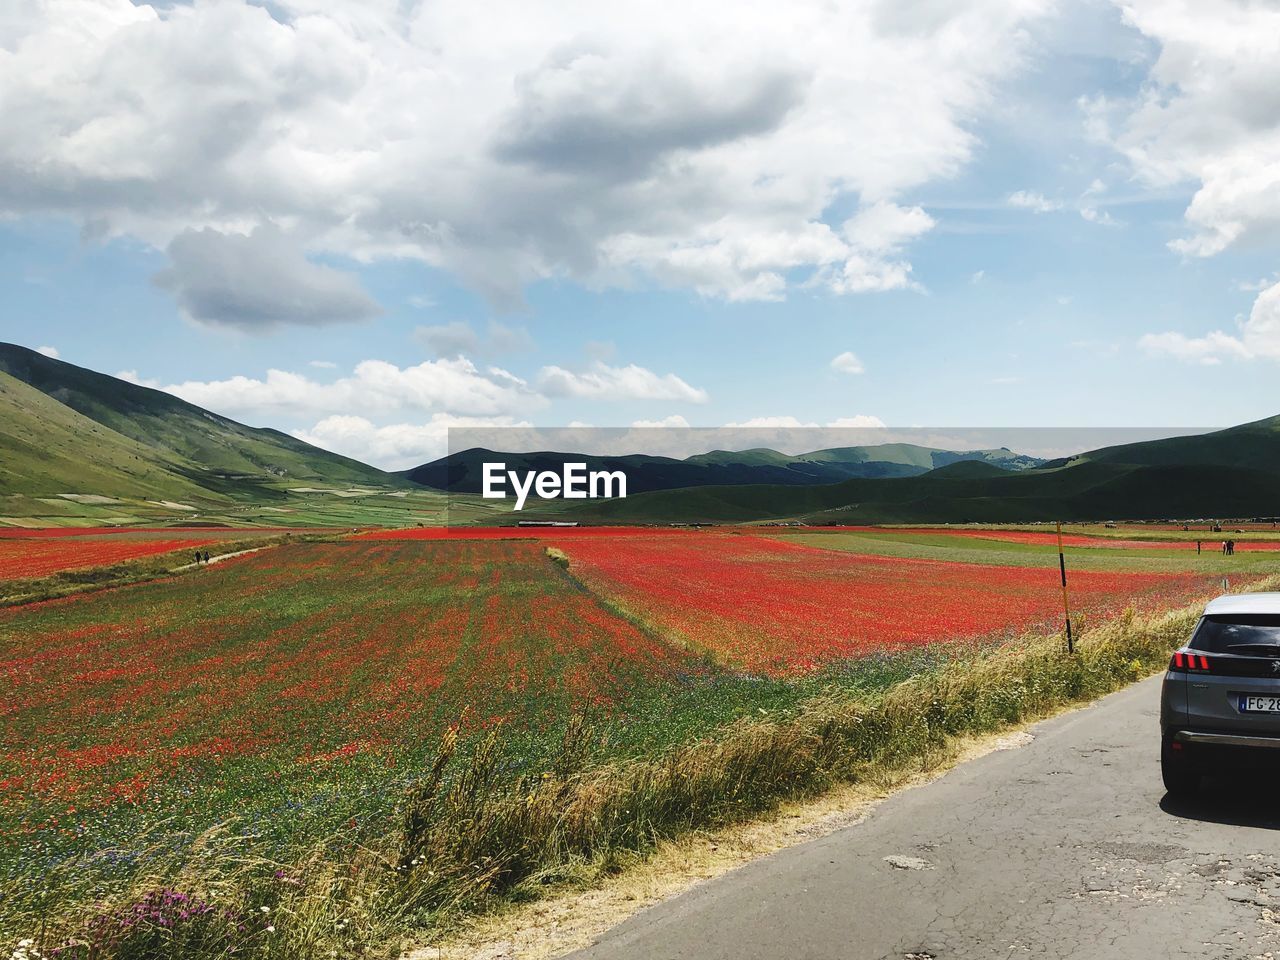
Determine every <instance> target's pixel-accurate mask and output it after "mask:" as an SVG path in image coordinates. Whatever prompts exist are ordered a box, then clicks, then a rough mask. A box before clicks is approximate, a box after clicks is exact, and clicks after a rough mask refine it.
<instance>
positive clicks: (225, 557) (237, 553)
mask: <svg viewBox="0 0 1280 960" xmlns="http://www.w3.org/2000/svg"><path fill="white" fill-rule="evenodd" d="M270 549H271V548H270V547H250V548H249V549H248V550H237V551H235V552H234V553H220V554H218V555H217V556H216V557H210V558H209V560H208V561H207V562H206V563H184V564H183V565H182V566H180V567H174V568H173V570H171V571H170V572H171V573H180V572H182V571H183V570H194V569H195V568H196V567H210V566H213V564H215V563H221V562H222V561H223V560H230V559H232V558H233V557H243V556H245V555H246V554H250V553H257V552H258V551H260V550H270Z"/></svg>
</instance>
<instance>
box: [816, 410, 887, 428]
mask: <svg viewBox="0 0 1280 960" xmlns="http://www.w3.org/2000/svg"><path fill="white" fill-rule="evenodd" d="M827 426H828V427H831V428H832V429H835V430H883V429H885V422H884V421H883V420H881V419H880V418H879V417H873V416H870V415H868V414H864V413H863V414H858V415H857V416H853V417H839V418H837V419H835V420H830V421H828V422H827Z"/></svg>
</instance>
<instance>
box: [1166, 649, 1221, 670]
mask: <svg viewBox="0 0 1280 960" xmlns="http://www.w3.org/2000/svg"><path fill="white" fill-rule="evenodd" d="M1169 669H1170V670H1186V671H1187V672H1189V673H1210V672H1211V671H1212V670H1213V661H1212V660H1210V659H1209V658H1208V657H1206V656H1205V655H1204V654H1202V653H1183V652H1182V651H1181V650H1179V651H1178V652H1177V653H1175V654H1174V655H1173V659H1172V660H1171V661H1169Z"/></svg>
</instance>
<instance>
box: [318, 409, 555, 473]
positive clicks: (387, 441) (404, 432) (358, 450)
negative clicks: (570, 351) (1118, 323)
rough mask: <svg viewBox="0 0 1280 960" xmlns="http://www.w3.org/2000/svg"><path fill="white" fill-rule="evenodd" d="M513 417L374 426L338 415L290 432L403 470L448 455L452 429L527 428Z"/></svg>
mask: <svg viewBox="0 0 1280 960" xmlns="http://www.w3.org/2000/svg"><path fill="white" fill-rule="evenodd" d="M530 426H531V424H530V423H529V422H528V421H524V420H516V419H514V418H513V417H487V418H486V417H456V416H452V415H450V414H445V413H437V414H433V415H432V417H431V419H430V420H428V421H427V422H425V423H394V424H389V425H386V426H381V427H380V426H376V425H374V423H373V422H372V421H370V420H367V419H365V418H364V417H358V416H351V415H349V414H339V415H335V416H331V417H326V418H325V419H323V420H321V421H320V422H319V423H317V424H316V425H315V426H313V427H311V428H310V429H309V430H294V431H293V435H294V436H295V437H297V438H298V439H299V440H304V441H306V442H307V443H310V444H314V445H315V446H317V447H322V448H324V449H325V450H331V451H333V452H334V453H341V454H343V455H344V456H348V457H354V458H355V459H356V460H362V461H364V462H365V463H371V464H374V465H375V466H378V467H381V468H382V469H384V470H407V469H409V468H410V467H416V466H419V465H421V464H424V463H428V462H430V461H432V460H436V459H439V458H440V457H443V456H445V454H447V453H448V452H449V445H448V437H449V429H450V428H456V427H498V428H504V429H507V428H525V427H530Z"/></svg>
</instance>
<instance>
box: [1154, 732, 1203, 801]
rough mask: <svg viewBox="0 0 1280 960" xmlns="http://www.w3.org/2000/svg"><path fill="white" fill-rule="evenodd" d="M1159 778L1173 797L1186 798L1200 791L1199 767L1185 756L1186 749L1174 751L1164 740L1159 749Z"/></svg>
mask: <svg viewBox="0 0 1280 960" xmlns="http://www.w3.org/2000/svg"><path fill="white" fill-rule="evenodd" d="M1160 776H1161V778H1162V779H1163V780H1164V788H1165V789H1166V790H1167V791H1169V793H1171V794H1173V795H1175V796H1187V795H1189V794H1192V793H1195V792H1196V791H1197V790H1199V789H1200V767H1199V765H1197V764H1196V763H1195V762H1194V761H1192V760H1191V758H1190V757H1188V756H1187V755H1186V749H1185V748H1183V749H1182V750H1174V749H1173V747H1172V745H1171V744H1170V743H1169V741H1168V740H1166V741H1165V742H1164V743H1163V744H1162V745H1161V747H1160Z"/></svg>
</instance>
